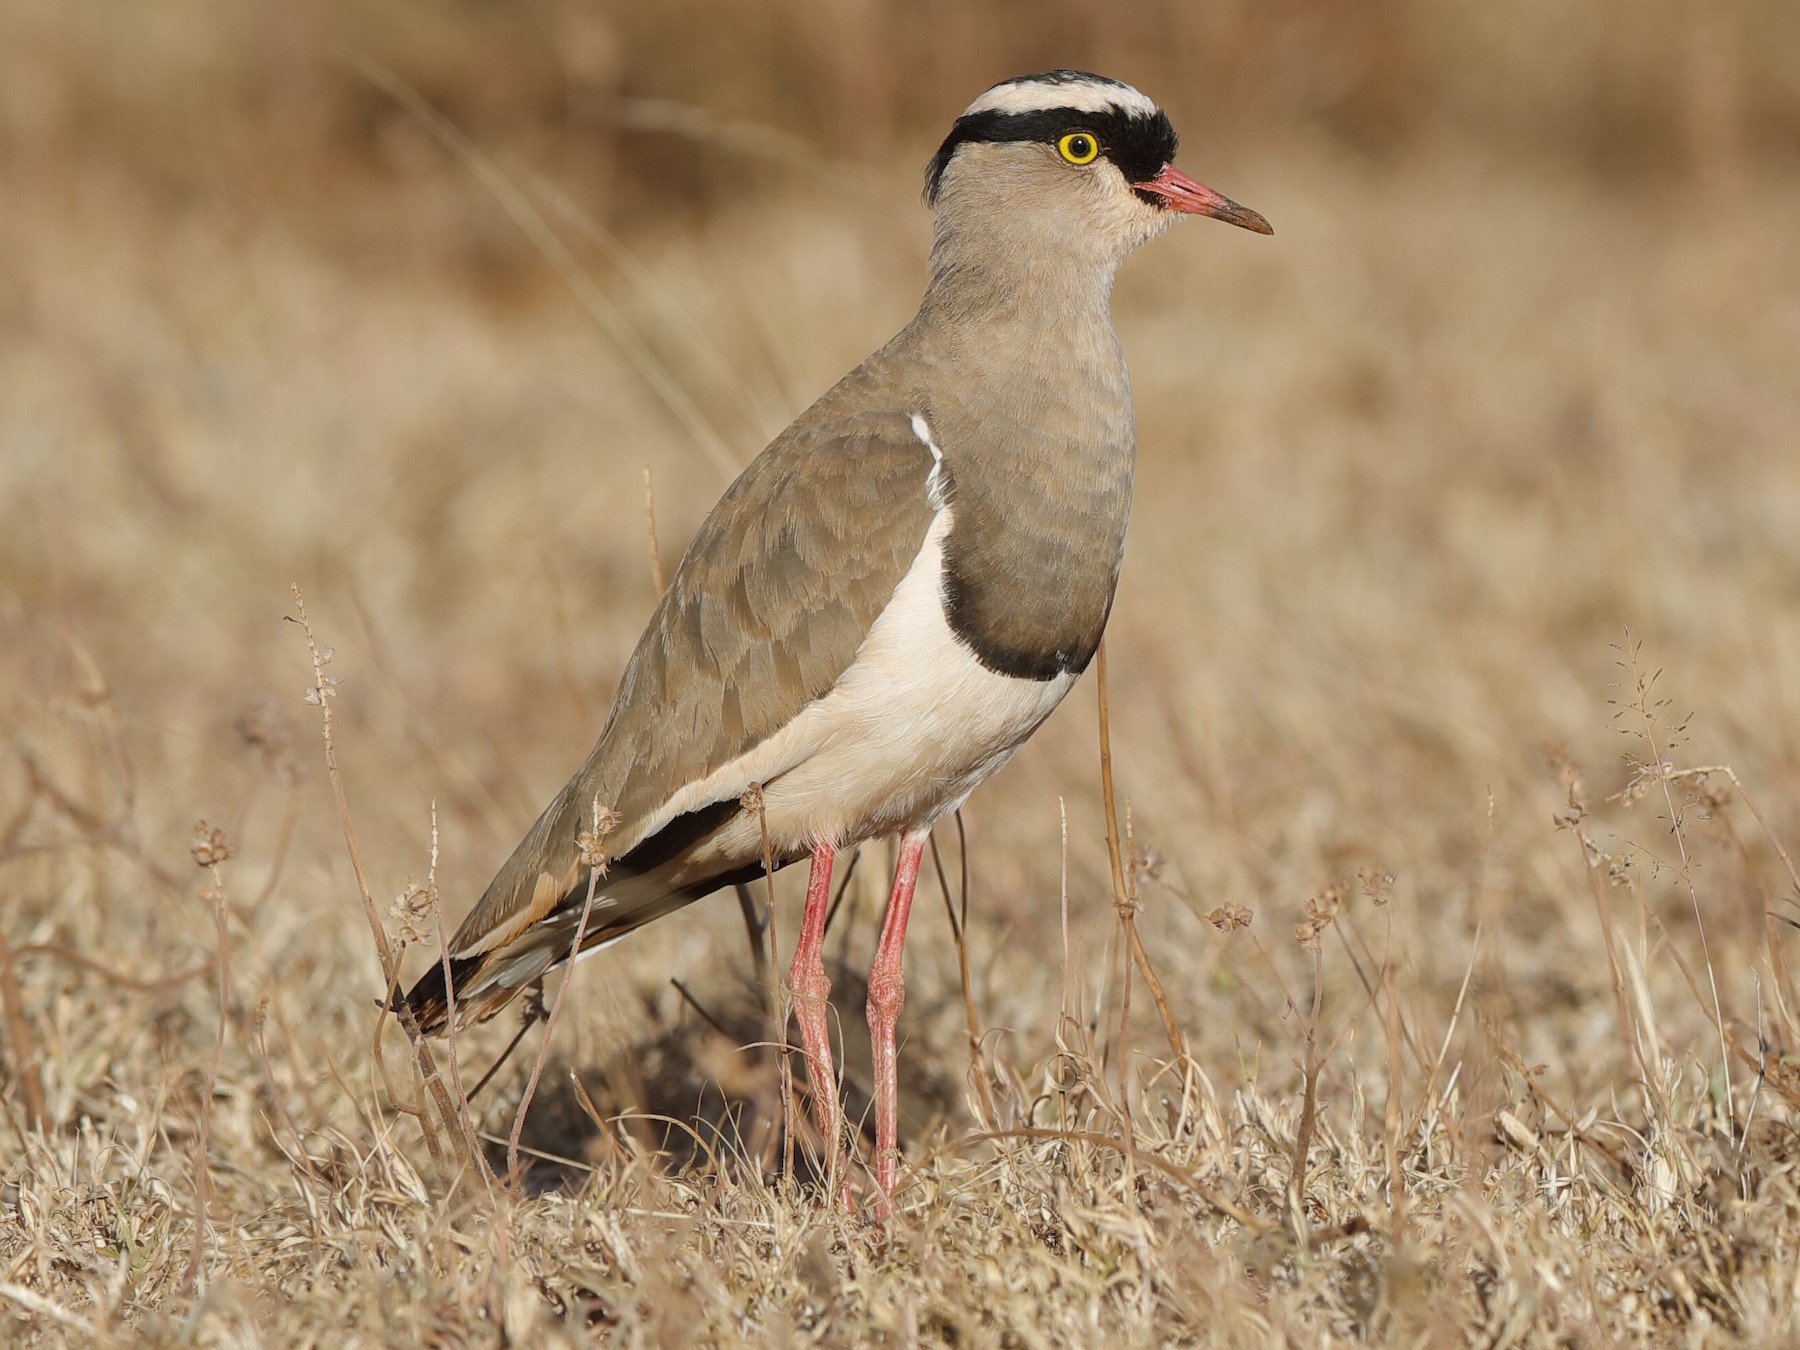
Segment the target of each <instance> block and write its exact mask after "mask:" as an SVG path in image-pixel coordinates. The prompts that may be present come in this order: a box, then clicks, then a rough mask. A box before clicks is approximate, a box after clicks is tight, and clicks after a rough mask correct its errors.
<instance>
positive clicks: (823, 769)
mask: <svg viewBox="0 0 1800 1350" xmlns="http://www.w3.org/2000/svg"><path fill="white" fill-rule="evenodd" d="M950 524H951V512H950V509H949V508H948V507H946V508H945V509H943V510H941V511H939V512H938V514H937V517H936V519H934V520H933V521H932V525H931V530H930V531H929V533H928V534H927V535H926V537H925V543H924V546H923V547H922V548H921V549H920V550H919V555H918V557H917V558H916V559H915V560H914V561H913V565H912V566H911V567H910V568H909V569H908V570H907V573H906V575H905V577H903V578H902V579H901V581H900V584H899V586H897V587H896V588H895V591H894V597H893V600H892V601H891V602H890V603H889V605H888V607H887V608H886V609H885V610H883V611H882V613H881V615H880V617H879V618H877V619H876V621H875V624H874V626H873V627H872V628H871V629H870V630H869V635H868V637H866V638H865V639H863V644H862V647H861V649H860V650H859V651H858V652H857V654H856V660H855V661H854V662H853V663H852V664H851V666H850V668H849V669H848V670H846V671H845V672H844V673H843V675H842V676H840V677H839V679H838V682H837V684H836V685H834V686H833V687H832V689H831V692H830V693H828V694H826V695H825V697H823V698H821V699H819V700H818V701H816V702H814V703H811V704H809V705H808V706H807V707H806V708H804V709H803V710H802V711H801V712H800V714H799V715H798V716H797V717H795V718H794V720H793V721H792V722H790V723H788V724H787V726H785V727H783V728H782V729H781V730H780V731H778V732H776V733H775V734H774V735H773V736H771V737H769V738H768V739H767V740H765V741H764V742H762V744H760V745H758V746H756V747H755V748H754V749H753V750H751V751H749V752H748V753H746V754H744V755H742V756H740V757H739V758H738V759H736V760H733V761H732V762H731V763H729V764H726V765H724V766H722V767H721V768H720V769H718V770H717V771H716V772H715V773H712V774H710V775H708V776H707V777H706V778H705V779H703V780H701V781H700V782H697V783H692V784H689V785H688V786H687V787H686V788H684V789H683V790H682V791H681V792H679V793H677V794H676V795H675V797H674V798H673V799H672V800H671V801H670V802H669V803H668V805H667V806H666V807H665V808H664V810H663V811H662V812H659V813H658V814H659V816H662V817H664V818H665V819H673V818H674V817H675V816H678V815H681V814H682V813H683V812H686V811H690V810H693V809H695V808H697V807H700V806H704V805H706V804H707V803H710V802H716V801H720V800H723V799H728V798H730V797H732V796H736V795H741V794H742V793H743V792H744V791H745V790H746V789H747V788H749V787H750V786H751V785H752V784H759V785H761V787H762V790H763V806H764V814H765V817H766V819H767V821H768V828H769V837H770V842H771V844H773V845H774V846H775V848H776V849H777V851H788V850H792V849H804V848H807V847H810V845H811V844H812V843H813V842H815V841H818V840H827V841H832V842H835V843H839V844H849V843H855V842H858V841H860V840H863V839H869V838H874V837H877V836H880V835H885V834H891V833H894V832H895V831H897V830H901V829H910V828H921V827H924V826H927V825H929V824H930V823H931V822H932V821H933V820H935V819H936V818H937V817H938V816H940V815H942V814H943V813H945V812H946V811H949V810H951V809H953V808H954V807H956V806H958V805H960V804H961V802H962V800H963V799H964V798H965V797H967V796H968V795H969V793H970V792H971V791H973V790H974V788H975V786H976V785H977V784H978V783H980V782H981V781H982V780H983V779H984V778H986V777H987V776H988V775H989V774H990V773H992V772H993V771H994V770H995V769H997V768H999V767H1000V766H1001V765H1002V764H1004V763H1005V762H1006V761H1007V759H1009V758H1010V757H1011V756H1012V753H1013V752H1014V751H1015V750H1017V749H1018V748H1019V746H1020V745H1021V744H1022V743H1023V742H1024V741H1025V739H1026V738H1027V737H1028V736H1030V735H1031V733H1032V732H1033V731H1035V730H1037V728H1038V726H1039V725H1040V724H1041V723H1042V722H1043V720H1044V719H1045V718H1046V717H1048V716H1049V715H1050V713H1051V711H1052V710H1053V709H1054V708H1055V707H1056V705H1057V704H1058V703H1060V702H1061V701H1062V699H1063V695H1065V694H1066V693H1068V691H1069V689H1070V687H1071V686H1072V685H1073V684H1074V683H1075V679H1076V677H1075V676H1074V675H1069V674H1065V675H1059V676H1057V677H1056V678H1055V679H1052V680H1020V679H1015V678H1013V677H1011V676H1007V675H999V674H996V673H994V672H993V671H991V670H988V669H986V668H985V667H984V666H982V665H981V663H980V662H979V661H977V660H976V659H975V655H974V653H973V652H971V651H970V650H969V648H968V647H966V646H964V645H963V644H962V643H961V642H959V641H958V640H957V639H956V636H955V634H954V633H953V632H952V631H951V629H950V625H949V621H948V619H947V618H946V616H945V612H944V595H943V591H944V539H945V537H946V536H947V535H948V534H949V531H950ZM660 823H661V822H658V824H660ZM748 828H751V829H755V828H757V827H756V826H755V825H754V824H751V825H749V826H748ZM718 842H719V844H720V845H722V846H725V847H729V846H730V842H729V841H727V840H725V839H720V840H719V841H718ZM707 851H708V852H710V851H711V850H707ZM692 861H693V862H696V863H699V862H701V860H700V859H699V858H695V859H693V860H692Z"/></svg>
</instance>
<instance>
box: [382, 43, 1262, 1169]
mask: <svg viewBox="0 0 1800 1350" xmlns="http://www.w3.org/2000/svg"><path fill="white" fill-rule="evenodd" d="M1174 157H1175V131H1174V129H1173V128H1172V127H1171V126H1170V125H1169V119H1168V118H1167V117H1166V116H1165V115H1164V114H1163V112H1162V110H1161V109H1160V108H1158V107H1157V106H1156V104H1154V103H1153V102H1151V101H1150V100H1149V99H1148V98H1146V97H1144V95H1142V94H1140V93H1139V92H1138V91H1137V90H1136V89H1133V88H1132V87H1131V86H1130V85H1126V84H1121V83H1119V82H1118V81H1117V80H1109V79H1105V78H1102V77H1101V76H1098V75H1089V74H1085V73H1082V72H1080V71H1069V70H1056V71H1050V72H1048V73H1046V74H1041V75H1026V76H1021V77H1020V78H1018V79H1013V80H1008V81H1006V82H1005V83H1003V84H997V85H995V86H994V87H993V88H992V89H989V90H988V91H987V92H986V93H984V94H983V95H982V96H981V97H980V98H978V99H976V100H975V102H974V103H972V104H970V105H969V107H968V109H967V110H966V111H965V112H964V113H963V114H962V116H961V117H959V118H957V119H956V124H955V125H954V126H953V127H952V128H951V130H950V134H949V135H948V136H947V137H946V138H945V139H944V143H943V144H942V145H941V146H940V147H939V148H938V152H937V154H935V155H934V156H932V159H931V162H930V164H929V165H927V167H926V170H925V200H926V202H927V203H928V204H929V205H930V206H932V207H933V208H935V212H936V217H935V229H934V234H933V241H932V248H931V279H930V281H929V283H928V284H927V285H926V288H925V298H924V300H923V301H922V302H921V304H920V306H919V312H918V314H917V316H916V317H915V318H914V319H913V321H912V322H911V323H909V324H907V326H906V327H905V328H904V329H902V330H901V331H900V333H899V335H898V336H896V337H895V338H894V339H893V340H892V341H891V342H889V343H888V344H887V345H886V346H885V347H883V348H882V349H881V350H880V351H878V352H876V353H875V354H874V355H873V356H871V357H870V358H869V359H868V360H866V361H864V362H863V363H862V364H861V365H860V366H858V367H857V368H856V369H855V370H853V371H851V372H850V374H848V375H846V376H845V377H844V378H843V379H842V380H841V381H840V382H839V383H838V384H837V385H836V387H834V388H833V389H831V390H830V391H829V392H828V393H826V394H825V395H824V397H822V398H821V399H819V401H818V402H817V403H815V404H813V405H812V407H810V408H808V409H807V410H806V411H805V412H804V413H802V414H801V415H800V416H799V417H798V418H797V419H796V420H795V421H794V423H793V425H792V426H790V427H788V429H787V430H786V431H784V432H782V433H781V435H780V436H779V437H777V438H776V440H775V442H774V444H772V445H771V446H769V448H768V449H767V450H765V451H763V453H762V454H761V455H760V456H759V457H758V458H757V459H756V460H755V462H753V463H752V464H751V465H750V467H749V468H747V469H746V470H744V472H743V474H742V475H741V476H740V477H739V478H738V480H737V481H736V482H735V483H733V484H732V485H731V487H730V488H729V489H728V490H727V491H726V493H725V495H724V497H723V498H721V499H720V501H719V503H718V505H717V506H715V507H714V508H713V510H712V513H711V515H709V516H708V517H707V519H706V522H705V524H703V525H702V526H701V527H700V531H699V533H698V534H697V535H696V536H695V537H694V541H693V542H692V543H691V544H690V545H689V546H688V550H687V553H686V554H685V555H684V556H683V558H682V560H681V564H680V566H679V567H677V569H676V571H675V574H674V577H673V578H672V579H671V581H670V582H669V585H668V588H667V590H666V591H665V593H664V595H663V597H662V601H661V603H660V604H659V605H658V606H657V608H656V612H655V613H654V614H653V615H652V616H651V618H650V624H649V627H648V628H647V629H646V630H645V632H644V635H643V637H642V638H641V639H640V640H639V642H638V645H637V650H636V651H635V652H634V653H633V654H632V657H631V661H630V664H629V665H627V667H626V669H625V676H624V679H623V680H622V681H621V683H620V686H619V692H618V696H617V698H616V699H615V700H614V702H613V707H612V714H611V716H610V717H608V718H607V722H606V726H605V728H604V729H603V730H602V731H601V733H600V740H599V743H598V744H597V745H595V747H594V749H593V752H592V753H591V754H590V755H589V756H588V758H587V762H586V763H585V764H583V765H582V766H581V769H580V770H579V772H577V773H576V774H575V776H574V777H573V778H571V779H570V780H569V782H568V785H567V786H565V787H564V788H563V790H562V791H561V792H559V793H558V794H557V795H556V799H555V800H554V801H552V802H551V803H550V805H549V806H548V807H547V808H545V810H544V813H543V814H542V815H541V816H539V817H538V820H537V823H536V824H535V825H533V826H532V828H531V830H530V832H529V833H528V834H526V836H525V838H524V840H523V841H522V842H521V843H520V844H519V846H518V847H517V848H516V849H514V850H513V854H512V856H511V857H510V858H509V859H507V861H506V864H505V865H504V866H503V867H502V868H501V869H500V873H499V875H498V876H496V877H495V878H494V880H493V882H492V883H491V884H490V885H489V886H488V888H487V892H486V893H485V894H484V895H483V896H482V898H481V902H480V903H479V904H478V905H476V907H475V909H474V911H473V912H472V913H471V914H470V915H469V917H468V918H467V919H466V920H465V921H464V923H463V925H462V927H461V928H459V929H458V930H457V932H456V935H455V937H453V938H452V939H451V944H450V961H449V969H450V976H451V980H452V981H453V984H454V989H455V995H456V1008H457V1018H458V1021H459V1022H460V1023H462V1024H464V1025H467V1024H469V1023H473V1022H477V1021H480V1020H482V1019H484V1018H488V1017H491V1016H493V1015H494V1013H496V1012H498V1011H499V1010H500V1009H501V1008H502V1007H503V1006H505V1004H506V1003H507V1002H508V1001H509V1000H511V999H512V998H513V997H514V996H516V995H517V994H518V993H519V991H520V990H521V989H524V988H525V987H526V986H528V985H530V984H533V983H534V982H535V981H537V980H538V979H539V978H540V977H542V976H543V975H544V973H545V972H546V971H549V970H551V969H553V968H554V967H556V966H558V965H560V964H561V963H562V962H563V961H565V960H566V958H567V956H568V953H569V950H570V947H571V945H572V943H573V942H574V940H575V938H576V933H577V925H578V922H579V920H580V918H581V915H582V912H583V907H584V901H585V900H586V899H587V896H588V885H589V883H588V872H587V869H586V868H585V867H584V866H583V857H584V846H583V844H582V843H578V842H577V836H578V835H580V834H582V832H583V831H588V830H591V829H592V825H593V822H594V820H595V818H596V816H600V817H603V818H604V820H605V821H606V822H607V823H608V825H609V826H610V829H609V830H608V831H607V832H606V833H605V837H604V841H603V846H604V850H605V854H606V856H607V858H608V862H607V865H606V868H605V872H604V877H603V879H602V880H601V881H600V882H599V883H598V887H597V898H596V900H595V902H594V904H593V906H592V909H591V911H590V915H589V921H588V926H587V928H586V929H585V931H584V933H583V937H582V947H583V950H594V949H597V948H599V947H603V946H606V945H608V944H610V943H613V942H616V941H618V940H619V939H620V938H622V937H624V936H625V935H626V934H627V933H629V932H631V931H632V930H633V929H636V928H638V927H641V926H642V925H644V924H646V923H649V922H650V921H651V920H652V919H657V918H661V917H662V916H663V915H665V914H668V913H670V912H671V911H673V910H677V909H680V908H682V907H683V906H684V905H687V904H690V903H691V902H693V901H695V900H698V899H699V898H700V897H702V896H704V895H706V894H708V893H710V892H712V891H715V890H718V889H719V888H721V887H724V886H729V885H731V884H733V883H736V882H743V881H747V880H749V879H751V878H754V877H757V876H759V875H761V874H762V872H763V870H764V866H765V858H766V859H767V860H768V861H770V862H772V863H773V865H774V866H775V867H785V866H787V865H788V864H789V863H793V862H798V861H800V860H801V859H802V858H810V859H811V862H812V872H811V876H810V878H809V879H808V882H807V887H806V909H805V914H804V918H803V919H802V922H801V930H800V937H799V941H798V943H797V946H796V948H795V951H794V957H793V965H792V967H791V969H790V971H789V976H788V978H789V983H790V986H791V989H792V992H793V1006H794V1015H795V1018H796V1020H797V1021H798V1023H799V1026H800V1034H801V1040H802V1043H803V1045H804V1048H805V1053H806V1057H807V1067H808V1071H809V1073H810V1076H811V1079H812V1086H813V1100H814V1103H815V1112H816V1116H817V1123H818V1127H819V1131H820V1134H821V1135H822V1136H823V1138H824V1139H825V1140H826V1142H827V1147H828V1148H830V1149H832V1150H835V1149H836V1148H837V1146H838V1141H839V1110H838V1104H837V1083H836V1079H835V1077H834V1075H833V1071H832V1061H831V1041H830V1037H829V1034H828V1032H827V1027H826V1017H825V1011H826V1008H825V1000H826V995H827V994H828V992H829V990H830V981H829V980H828V979H827V977H826V974H825V967H824V963H823V961H822V959H821V944H822V940H823V937H824V930H825V918H826V910H827V903H828V900H829V896H830V890H831V872H832V859H833V857H834V856H835V854H836V853H837V851H838V850H839V849H843V848H848V847H852V846H854V845H857V844H860V843H863V842H864V841H866V840H870V839H877V838H882V837H886V836H893V835H897V836H898V837H899V865H898V866H897V868H896V869H895V873H894V884H893V892H892V896H891V898H890V899H889V901H888V907H887V913H886V917H885V918H884V920H883V922H882V927H881V936H880V939H879V941H878V944H877V947H876V955H875V963H874V966H873V968H872V969H871V971H870V973H869V998H868V1019H869V1030H870V1035H871V1038H872V1042H873V1046H874V1064H875V1125H876V1151H875V1175H876V1180H877V1182H878V1183H879V1185H880V1186H881V1188H882V1191H883V1192H884V1193H891V1192H892V1191H893V1188H894V1181H895V1171H896V1166H897V1154H896V1147H895V1110H896V1102H895V1075H894V1023H895V1019H896V1018H897V1017H898V1015H899V1012H900V1004H901V999H902V987H901V973H900V957H901V947H902V944H903V943H904V941H905V936H906V920H907V914H908V911H909V909H910V907H911V904H912V898H913V886H914V882H915V881H916V879H917V876H918V871H919V859H920V855H921V852H922V851H923V849H924V847H925V843H926V839H927V837H928V836H929V834H930V832H931V827H932V824H933V823H934V822H935V821H937V820H938V819H939V818H940V817H942V816H943V815H944V814H945V813H947V812H951V811H954V810H956V808H957V807H958V806H960V805H961V804H962V802H963V800H964V799H965V798H966V797H967V796H968V795H969V793H970V792H972V791H973V790H974V789H975V788H976V786H977V785H978V784H980V783H981V781H982V780H983V779H985V778H986V777H987V776H988V775H989V774H991V773H993V772H994V770H996V769H998V768H999V767H1000V766H1001V765H1002V764H1004V763H1005V762H1006V761H1007V760H1008V759H1009V758H1011V756H1012V754H1013V752H1014V751H1015V750H1017V749H1018V748H1019V746H1020V745H1021V744H1022V743H1023V742H1024V740H1025V739H1026V737H1028V736H1030V735H1031V733H1032V732H1034V731H1035V730H1037V728H1038V726H1039V725H1040V724H1041V723H1042V722H1043V721H1044V719H1045V718H1046V717H1048V716H1049V715H1050V712H1051V710H1052V709H1053V708H1055V707H1056V705H1057V704H1058V703H1060V702H1061V701H1062V699H1063V696H1064V695H1065V694H1067V693H1068V692H1069V689H1070V687H1071V686H1072V685H1073V684H1074V683H1075V680H1076V678H1077V677H1078V676H1079V675H1080V674H1081V672H1082V671H1083V670H1085V669H1086V668H1087V665H1088V662H1089V660H1090V659H1091V658H1092V657H1093V655H1094V651H1095V648H1096V647H1097V646H1098V644H1099V642H1100V634H1101V631H1102V630H1103V629H1104V628H1105V626H1106V617H1107V613H1108V611H1109V610H1110V608H1111V606H1112V599H1113V589H1114V585H1115V583H1116V581H1117V579H1118V574H1119V561H1120V557H1121V554H1122V551H1123V548H1124V543H1125V523H1126V517H1127V516H1128V515H1129V513H1130V507H1131V479H1132V458H1133V430H1132V415H1131V390H1130V385H1129V383H1128V381H1127V378H1126V373H1125V360H1124V356H1123V354H1122V353H1121V351H1120V348H1119V339H1118V335H1117V334H1116V333H1115V332H1114V331H1113V325H1112V317H1111V314H1110V311H1109V299H1110V296H1111V292H1112V284H1113V274H1114V273H1115V271H1116V270H1117V269H1118V266H1119V264H1120V262H1122V261H1123V260H1124V258H1125V256H1126V254H1128V253H1130V252H1131V251H1132V250H1133V249H1135V248H1136V247H1137V246H1138V245H1140V244H1142V243H1144V242H1146V241H1147V240H1149V239H1151V238H1153V237H1154V236H1156V235H1158V234H1160V233H1161V232H1162V231H1163V230H1164V229H1166V228H1167V227H1168V226H1169V224H1170V223H1171V222H1172V221H1174V220H1175V219H1176V217H1177V216H1179V215H1182V214H1188V215H1203V216H1213V217H1215V218H1217V219H1219V220H1224V221H1228V222H1230V223H1231V224H1233V225H1241V226H1243V227H1244V228H1246V229H1250V230H1255V231H1257V232H1259V233H1262V234H1268V233H1271V231H1270V229H1269V225H1268V222H1266V221H1265V220H1264V219H1263V218H1262V217H1261V216H1260V215H1258V214H1257V213H1256V212H1254V211H1251V210H1248V209H1247V208H1245V207H1242V206H1239V205H1237V203H1235V202H1232V201H1230V200H1228V199H1227V198H1225V197H1222V196H1220V195H1219V194H1218V193H1216V192H1214V191H1212V190H1211V189H1210V188H1206V187H1203V186H1201V185H1200V184H1199V183H1197V182H1195V181H1194V180H1193V179H1191V178H1189V177H1187V176H1186V175H1184V174H1182V173H1181V172H1179V171H1178V170H1177V169H1176V168H1175V167H1174V165H1173V163H1172V162H1171V161H1172V160H1173V159H1174ZM752 789H756V790H757V791H755V792H753V791H752ZM585 843H586V852H585V856H586V857H587V858H588V860H589V861H590V862H591V861H592V860H593V858H594V853H593V847H594V841H593V839H592V838H589V839H588V840H587V841H585ZM406 997H407V1002H408V1003H409V1005H410V1006H411V1009H412V1011H413V1013H414V1014H415V1016H416V1017H417V1019H418V1023H419V1026H420V1027H421V1028H422V1029H423V1030H425V1031H426V1032H433V1033H434V1032H440V1031H442V1030H443V1029H444V1027H445V1024H446V1022H447V1020H448V1011H447V1000H446V997H445V980H444V973H443V969H442V965H441V964H440V965H434V966H433V967H432V968H431V970H430V972H429V973H428V974H427V975H426V976H425V977H424V978H423V979H421V980H420V981H419V982H418V984H417V985H415V986H414V987H413V989H412V990H411V992H410V993H409V994H408V995H407V996H406Z"/></svg>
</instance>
